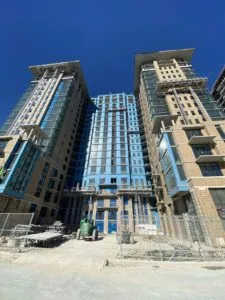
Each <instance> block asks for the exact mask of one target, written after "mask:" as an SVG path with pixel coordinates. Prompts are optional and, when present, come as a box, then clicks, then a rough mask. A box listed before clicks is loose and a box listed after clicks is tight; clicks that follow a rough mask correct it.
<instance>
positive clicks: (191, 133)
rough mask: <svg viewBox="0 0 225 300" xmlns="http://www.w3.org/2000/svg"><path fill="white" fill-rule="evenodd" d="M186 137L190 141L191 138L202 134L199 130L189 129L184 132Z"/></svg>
mask: <svg viewBox="0 0 225 300" xmlns="http://www.w3.org/2000/svg"><path fill="white" fill-rule="evenodd" d="M186 135H187V137H188V139H190V138H192V137H193V136H202V132H201V130H200V129H191V130H186Z"/></svg>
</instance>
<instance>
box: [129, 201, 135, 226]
mask: <svg viewBox="0 0 225 300" xmlns="http://www.w3.org/2000/svg"><path fill="white" fill-rule="evenodd" d="M128 213H129V219H128V220H129V231H130V232H134V212H133V205H132V197H131V196H129V200H128Z"/></svg>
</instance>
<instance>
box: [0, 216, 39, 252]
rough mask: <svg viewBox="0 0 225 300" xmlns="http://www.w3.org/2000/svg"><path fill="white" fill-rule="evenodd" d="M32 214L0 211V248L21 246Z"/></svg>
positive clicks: (27, 231)
mask: <svg viewBox="0 0 225 300" xmlns="http://www.w3.org/2000/svg"><path fill="white" fill-rule="evenodd" d="M33 216H34V214H33V213H0V249H7V250H15V251H16V250H19V249H21V248H23V247H24V246H25V242H26V237H27V235H28V233H29V232H30V229H31V223H32V220H33Z"/></svg>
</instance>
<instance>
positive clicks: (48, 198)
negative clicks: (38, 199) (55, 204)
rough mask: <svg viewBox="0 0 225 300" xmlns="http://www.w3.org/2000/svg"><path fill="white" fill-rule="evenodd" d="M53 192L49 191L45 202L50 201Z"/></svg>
mask: <svg viewBox="0 0 225 300" xmlns="http://www.w3.org/2000/svg"><path fill="white" fill-rule="evenodd" d="M51 196H52V193H51V192H50V191H47V192H46V194H45V197H44V201H45V202H49V201H50V199H51Z"/></svg>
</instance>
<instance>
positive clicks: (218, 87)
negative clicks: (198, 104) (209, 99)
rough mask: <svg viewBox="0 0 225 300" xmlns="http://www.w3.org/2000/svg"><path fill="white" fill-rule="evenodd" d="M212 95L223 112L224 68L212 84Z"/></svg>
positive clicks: (224, 100) (224, 102) (224, 99)
mask: <svg viewBox="0 0 225 300" xmlns="http://www.w3.org/2000/svg"><path fill="white" fill-rule="evenodd" d="M212 95H213V97H214V99H215V100H216V101H217V103H218V104H219V105H220V106H221V109H222V110H223V111H224V112H225V66H224V67H223V69H222V71H221V72H220V74H219V76H218V78H217V79H216V82H215V83H214V86H213V89H212Z"/></svg>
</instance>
